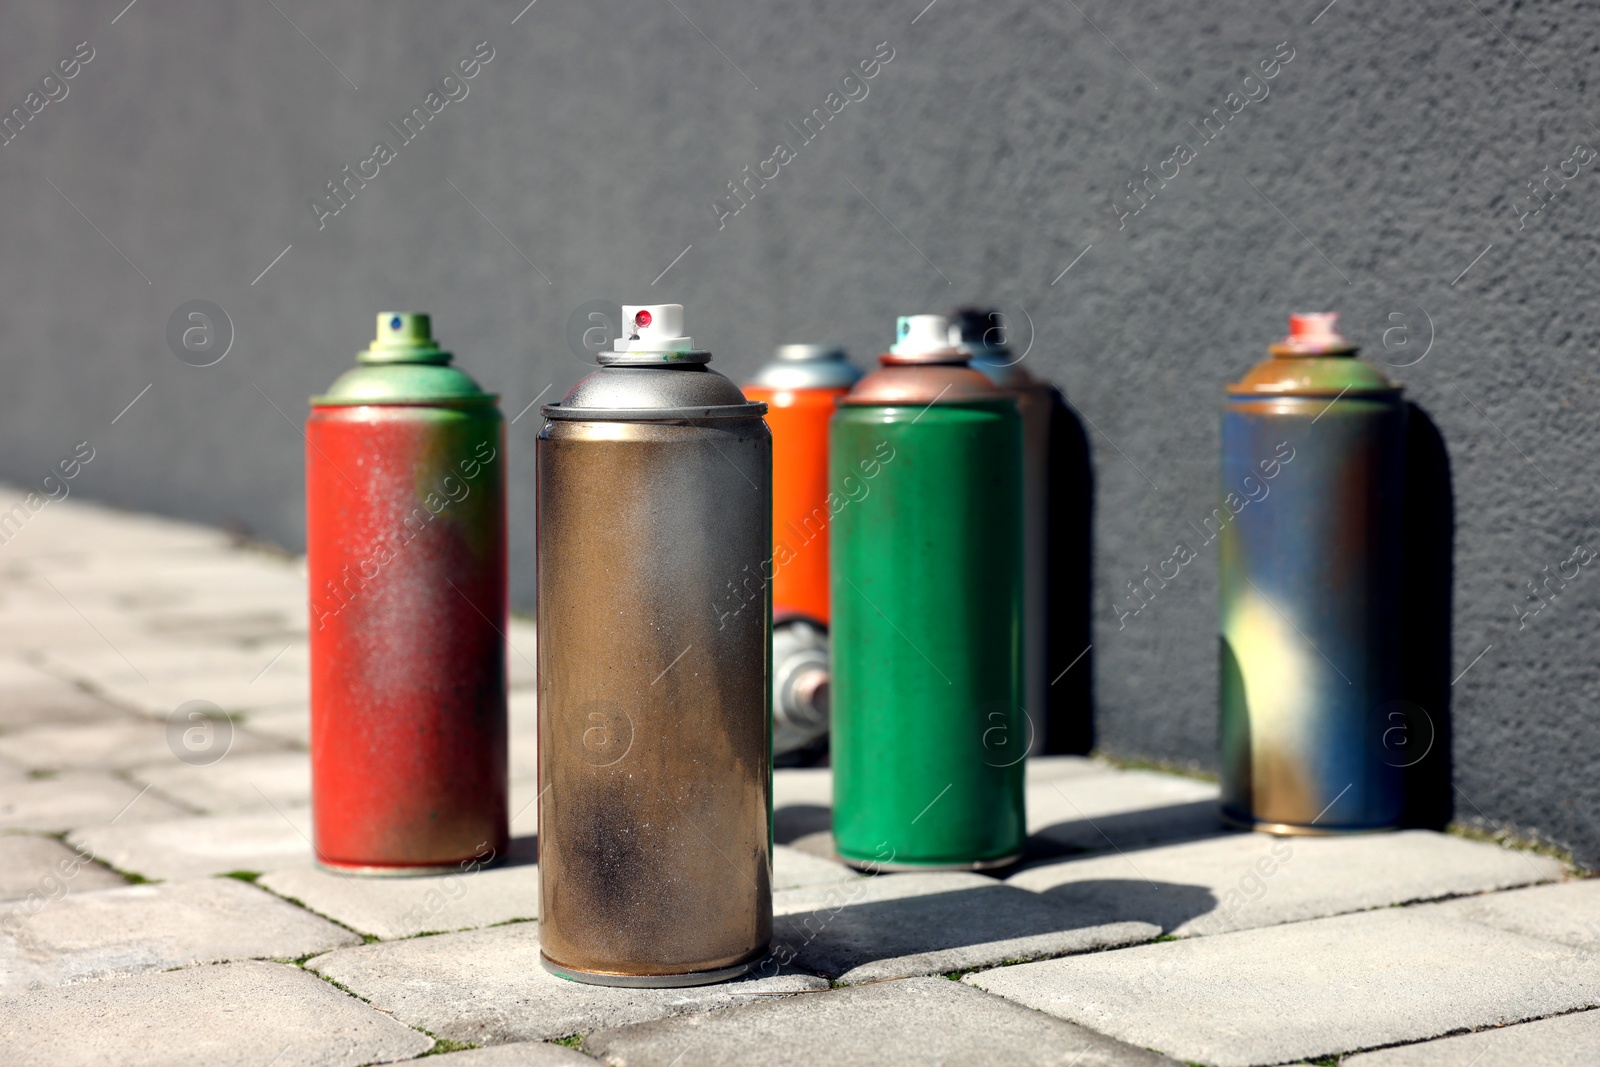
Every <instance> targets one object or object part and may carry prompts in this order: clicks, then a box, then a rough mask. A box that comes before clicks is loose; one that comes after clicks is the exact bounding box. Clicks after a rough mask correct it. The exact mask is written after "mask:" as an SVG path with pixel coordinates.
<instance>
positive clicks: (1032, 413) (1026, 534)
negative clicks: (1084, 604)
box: [950, 308, 1056, 754]
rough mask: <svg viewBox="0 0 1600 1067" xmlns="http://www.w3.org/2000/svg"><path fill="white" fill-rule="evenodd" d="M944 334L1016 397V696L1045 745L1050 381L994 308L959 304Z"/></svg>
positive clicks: (1035, 739) (1033, 738)
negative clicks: (1016, 350) (1024, 355)
mask: <svg viewBox="0 0 1600 1067" xmlns="http://www.w3.org/2000/svg"><path fill="white" fill-rule="evenodd" d="M950 339H951V341H952V342H953V343H956V344H958V345H959V346H960V347H961V349H962V350H963V351H965V352H966V353H967V354H968V356H969V357H970V360H971V365H972V367H973V368H974V369H975V370H979V371H982V372H983V373H984V374H985V375H986V376H988V378H989V380H990V381H992V382H994V383H995V384H996V385H998V386H999V387H1000V388H1002V389H1004V390H1007V391H1008V392H1010V393H1011V394H1013V395H1014V396H1015V397H1016V398H1017V413H1018V414H1019V415H1021V416H1022V703H1023V707H1024V708H1026V709H1027V712H1028V729H1029V735H1028V736H1029V743H1028V751H1029V752H1030V753H1035V754H1037V753H1042V752H1048V751H1050V748H1049V740H1050V738H1049V734H1050V726H1049V724H1050V718H1051V715H1050V679H1049V678H1048V677H1047V674H1048V673H1049V668H1048V667H1047V666H1046V657H1045V650H1046V648H1047V647H1048V645H1047V642H1048V640H1049V618H1048V597H1047V593H1048V591H1049V581H1050V578H1049V573H1048V568H1049V541H1048V537H1047V529H1046V525H1047V522H1048V520H1049V515H1050V419H1051V415H1052V413H1053V412H1054V410H1055V402H1056V397H1055V388H1054V387H1053V386H1052V385H1051V384H1050V383H1049V382H1044V381H1040V380H1039V379H1038V378H1035V377H1034V376H1033V375H1032V374H1030V373H1028V371H1027V369H1026V368H1024V367H1023V366H1022V364H1021V362H1020V357H1018V356H1016V355H1014V354H1013V353H1012V351H1011V348H1010V346H1009V345H1007V343H1006V326H1005V323H1004V321H1003V320H1002V319H1001V317H1000V313H999V312H998V311H992V310H988V309H984V308H961V309H959V310H957V311H956V312H955V314H954V316H953V317H952V324H951V331H950Z"/></svg>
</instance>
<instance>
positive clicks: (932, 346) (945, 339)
mask: <svg viewBox="0 0 1600 1067" xmlns="http://www.w3.org/2000/svg"><path fill="white" fill-rule="evenodd" d="M966 361H967V354H966V353H965V352H963V351H961V350H960V349H959V348H956V347H954V346H953V345H952V344H951V343H950V320H949V319H947V318H945V317H944V316H943V315H901V316H900V318H899V319H898V320H896V323H895V342H894V344H892V345H890V346H889V351H888V353H887V354H886V355H884V356H883V357H882V362H884V363H965V362H966Z"/></svg>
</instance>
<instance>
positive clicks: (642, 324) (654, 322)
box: [612, 304, 694, 352]
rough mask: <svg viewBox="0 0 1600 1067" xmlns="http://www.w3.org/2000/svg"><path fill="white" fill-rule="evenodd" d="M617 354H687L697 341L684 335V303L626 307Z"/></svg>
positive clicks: (616, 344) (614, 346) (630, 305)
mask: <svg viewBox="0 0 1600 1067" xmlns="http://www.w3.org/2000/svg"><path fill="white" fill-rule="evenodd" d="M612 347H613V348H615V349H616V350H617V351H618V352H688V351H691V350H692V349H693V348H694V338H692V337H688V336H685V334H684V332H683V305H682V304H623V305H622V332H621V335H620V336H618V338H617V340H616V342H615V343H614V344H613V346H612Z"/></svg>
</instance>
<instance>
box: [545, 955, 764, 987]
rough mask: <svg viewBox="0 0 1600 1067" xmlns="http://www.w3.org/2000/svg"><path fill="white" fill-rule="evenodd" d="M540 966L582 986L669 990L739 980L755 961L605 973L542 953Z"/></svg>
mask: <svg viewBox="0 0 1600 1067" xmlns="http://www.w3.org/2000/svg"><path fill="white" fill-rule="evenodd" d="M539 963H540V965H541V966H543V967H544V969H545V970H547V971H549V972H550V973H551V974H553V975H555V976H556V977H557V978H565V979H566V980H567V981H569V982H582V983H584V984H585V985H608V986H625V987H627V988H630V989H670V988H673V987H674V986H691V985H711V984H713V983H715V982H726V981H727V980H728V979H730V978H738V977H739V976H740V975H742V974H745V973H747V972H748V971H749V970H750V968H751V967H753V966H755V963H756V961H755V960H746V961H745V962H744V963H736V964H734V965H733V966H732V967H719V968H717V969H716V970H714V971H689V972H687V973H685V974H612V973H610V972H608V971H582V970H579V969H577V968H576V967H563V966H561V964H559V963H552V962H551V961H550V958H549V957H548V956H546V955H545V954H544V953H543V952H541V953H539Z"/></svg>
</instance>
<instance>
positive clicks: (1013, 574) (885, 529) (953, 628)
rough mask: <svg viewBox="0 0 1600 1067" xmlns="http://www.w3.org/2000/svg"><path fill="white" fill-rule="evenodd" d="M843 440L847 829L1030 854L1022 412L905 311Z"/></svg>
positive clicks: (840, 648) (848, 854)
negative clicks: (1026, 782) (1026, 845)
mask: <svg viewBox="0 0 1600 1067" xmlns="http://www.w3.org/2000/svg"><path fill="white" fill-rule="evenodd" d="M879 362H880V363H881V364H882V367H881V368H880V369H879V370H877V371H875V372H873V373H872V374H869V375H867V376H866V377H865V378H863V379H862V380H861V381H860V382H859V383H858V384H857V385H856V386H855V388H854V389H852V390H851V391H850V393H849V394H847V395H846V396H845V397H844V399H843V400H841V401H840V405H839V410H838V411H837V412H836V413H835V414H834V416H833V421H832V424H831V427H830V435H829V437H830V440H829V452H830V460H829V497H828V510H829V511H830V512H831V513H832V516H831V520H830V529H831V542H830V544H831V553H832V560H833V577H832V605H833V657H834V663H833V669H834V675H833V709H832V710H833V767H834V772H833V781H834V798H833V833H834V840H835V844H836V847H837V848H838V852H839V855H840V857H841V858H843V859H844V860H845V861H846V862H847V863H851V864H854V865H856V866H859V867H869V868H875V869H876V868H881V869H889V870H893V869H920V870H929V869H974V868H985V867H998V866H1003V865H1005V864H1007V863H1010V862H1012V861H1013V860H1015V859H1016V858H1017V857H1018V856H1020V855H1021V853H1022V847H1023V841H1024V838H1025V836H1026V825H1025V824H1026V820H1025V817H1024V811H1023V790H1022V785H1023V759H1024V757H1025V755H1026V754H1027V748H1028V729H1027V724H1026V719H1027V715H1026V712H1025V711H1024V710H1023V707H1022V422H1021V419H1020V417H1019V416H1018V414H1017V404H1016V400H1015V398H1014V397H1013V395H1012V394H1011V393H1008V392H1006V391H1005V390H1002V389H1001V388H999V387H998V386H996V385H994V384H993V383H992V382H990V380H989V379H988V378H987V377H985V376H984V375H983V374H980V373H979V372H978V371H975V370H973V369H972V368H971V367H969V366H967V355H966V353H964V352H962V351H960V350H959V349H957V348H954V347H952V346H951V344H950V341H949V329H948V323H947V321H946V320H945V318H944V317H943V316H940V315H912V316H908V317H904V318H901V319H900V321H899V326H898V330H897V340H896V342H895V344H894V345H893V346H892V347H891V348H890V350H889V352H888V353H887V354H885V355H883V356H881V357H880V359H879Z"/></svg>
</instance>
